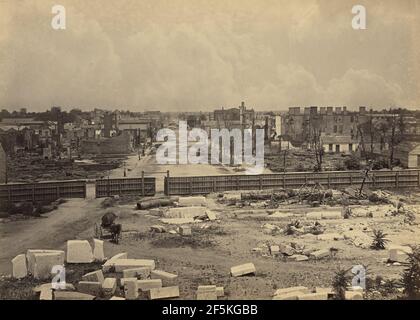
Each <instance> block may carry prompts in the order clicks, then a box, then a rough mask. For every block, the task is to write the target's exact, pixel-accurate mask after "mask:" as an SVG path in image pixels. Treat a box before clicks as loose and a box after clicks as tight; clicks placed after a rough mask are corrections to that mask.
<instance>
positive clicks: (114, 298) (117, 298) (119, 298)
mask: <svg viewBox="0 0 420 320" xmlns="http://www.w3.org/2000/svg"><path fill="white" fill-rule="evenodd" d="M109 300H125V298H121V297H116V296H113V297H112V298H110V299H109Z"/></svg>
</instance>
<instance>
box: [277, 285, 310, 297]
mask: <svg viewBox="0 0 420 320" xmlns="http://www.w3.org/2000/svg"><path fill="white" fill-rule="evenodd" d="M289 293H298V294H308V293H311V291H310V290H309V289H308V288H307V287H303V286H298V287H289V288H281V289H277V290H276V292H274V296H279V295H285V294H289Z"/></svg>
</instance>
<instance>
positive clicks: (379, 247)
mask: <svg viewBox="0 0 420 320" xmlns="http://www.w3.org/2000/svg"><path fill="white" fill-rule="evenodd" d="M419 195H420V191H419V190H409V191H406V192H398V193H396V192H392V191H372V190H364V191H363V192H362V193H360V192H359V190H355V189H351V188H347V189H345V190H341V191H339V190H324V189H322V188H316V187H303V188H301V189H298V190H280V189H278V190H268V191H267V190H265V191H254V192H251V191H242V192H241V191H235V192H225V193H220V194H216V193H215V194H210V195H208V196H206V197H203V196H196V197H171V198H167V197H163V196H162V197H154V198H144V199H134V198H128V199H126V198H123V197H118V196H116V197H114V198H113V199H112V200H110V199H109V198H107V199H104V200H100V201H99V199H95V200H84V201H95V202H92V203H90V204H89V205H87V206H86V207H85V208H86V210H90V209H91V208H92V207H93V206H94V207H95V209H94V212H95V213H94V216H95V217H96V218H97V217H99V215H100V214H104V213H105V212H113V213H115V214H116V215H117V216H118V218H117V222H118V223H119V224H121V225H122V234H121V238H120V240H119V242H118V244H115V243H112V242H110V241H108V240H105V239H102V240H99V239H96V238H99V237H98V234H97V223H100V219H98V220H96V221H95V220H93V219H89V220H88V221H85V222H86V223H85V225H86V228H84V229H83V230H82V229H81V230H80V232H77V233H76V232H73V234H71V235H69V237H68V238H67V239H65V241H63V239H58V240H57V243H56V244H55V246H54V247H52V243H51V242H50V243H49V245H48V246H46V247H45V248H43V247H40V248H39V250H40V251H39V252H38V251H37V252H30V251H26V250H22V248H20V251H17V252H14V256H11V257H10V260H12V259H13V263H12V262H10V266H9V274H7V272H5V275H3V276H2V278H1V281H0V295H1V296H0V299H86V300H90V299H113V300H116V299H210V300H215V299H220V300H224V299H276V300H288V299H292V300H325V299H333V298H339V297H342V298H345V299H381V300H383V299H397V298H405V297H406V292H405V291H404V284H402V283H400V279H401V277H402V274H403V272H404V270H406V268H407V263H408V261H409V257H410V256H411V255H410V254H412V252H413V250H415V246H416V245H419V244H420V227H419V224H418V221H419V215H420V197H419ZM104 202H105V203H106V205H104V204H103V203H104ZM145 208H147V209H145ZM65 209H66V208H65V207H64V208H63V207H60V210H61V212H60V214H65V212H63V210H65ZM69 209H70V208H69ZM68 214H71V212H70V211H69V212H68ZM49 215H50V216H49V217H48V218H47V220H48V219H51V218H52V217H53V216H54V211H53V212H52V213H51V212H50V213H49ZM6 223H7V222H4V224H6ZM19 223H28V222H27V221H26V220H25V221H19ZM61 230H62V231H63V232H65V231H64V230H65V228H61ZM7 237H10V239H9V241H12V239H13V235H12V234H8V235H7ZM74 239H75V240H74ZM37 244H38V245H40V243H39V242H37ZM26 249H34V248H33V247H30V248H26ZM46 249H50V251H51V252H49V251H48V250H46ZM51 249H53V250H51ZM35 251H36V250H35ZM10 260H9V261H10ZM1 261H3V260H1ZM34 261H35V262H34ZM51 261H54V263H57V261H58V262H59V263H62V264H65V268H66V269H65V270H66V277H67V278H66V283H67V285H68V287H66V288H61V290H58V289H56V290H53V291H51V285H49V286H48V285H47V284H48V283H50V282H49V274H48V267H49V266H50V264H51V263H52V262H51ZM44 264H45V266H46V267H45V269H42V266H44ZM355 266H364V267H365V272H366V278H367V280H366V284H367V287H366V288H365V290H364V289H363V288H360V287H358V286H351V280H349V279H351V278H352V277H354V274H352V273H351V271H350V270H351V269H352V268H353V267H355ZM3 269H4V268H3ZM38 269H39V270H38ZM46 270H47V271H46ZM340 270H346V271H347V284H348V285H347V286H345V287H344V291H343V292H342V294H341V293H340V290H338V289H337V277H338V278H339V277H340ZM348 277H350V278H348ZM40 285H43V286H41V287H39V286H40ZM37 286H38V287H37ZM34 288H35V290H34Z"/></svg>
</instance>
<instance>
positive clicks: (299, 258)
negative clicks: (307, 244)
mask: <svg viewBox="0 0 420 320" xmlns="http://www.w3.org/2000/svg"><path fill="white" fill-rule="evenodd" d="M289 259H290V260H294V261H298V262H299V261H307V260H309V258H308V256H305V255H304V254H294V255H293V256H290V257H289Z"/></svg>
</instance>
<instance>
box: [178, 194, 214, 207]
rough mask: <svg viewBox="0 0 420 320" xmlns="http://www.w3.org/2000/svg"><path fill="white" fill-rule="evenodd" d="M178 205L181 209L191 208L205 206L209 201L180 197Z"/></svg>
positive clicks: (202, 198)
mask: <svg viewBox="0 0 420 320" xmlns="http://www.w3.org/2000/svg"><path fill="white" fill-rule="evenodd" d="M178 205H179V206H180V207H191V206H203V207H205V206H206V205H207V199H206V198H205V197H202V196H199V197H179V200H178Z"/></svg>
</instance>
